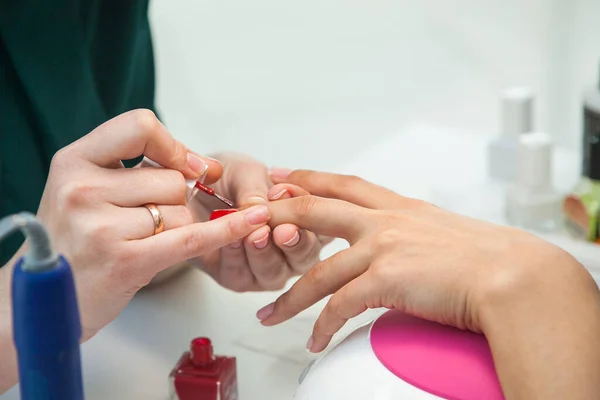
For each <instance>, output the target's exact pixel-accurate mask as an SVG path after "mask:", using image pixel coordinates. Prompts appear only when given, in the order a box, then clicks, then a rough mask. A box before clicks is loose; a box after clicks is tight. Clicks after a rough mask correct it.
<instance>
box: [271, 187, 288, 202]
mask: <svg viewBox="0 0 600 400" xmlns="http://www.w3.org/2000/svg"><path fill="white" fill-rule="evenodd" d="M287 192H288V191H287V189H283V190H282V191H280V192H278V193H277V194H274V195H273V196H271V198H270V199H269V200H277V199H279V198H281V196H283V195H284V194H286V193H287Z"/></svg>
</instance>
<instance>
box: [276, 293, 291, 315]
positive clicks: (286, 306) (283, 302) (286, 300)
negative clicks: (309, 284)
mask: <svg viewBox="0 0 600 400" xmlns="http://www.w3.org/2000/svg"><path fill="white" fill-rule="evenodd" d="M275 309H277V310H286V311H287V312H293V311H294V310H295V308H294V306H293V302H292V296H291V294H290V292H285V293H284V294H282V295H281V296H279V298H278V299H277V300H276V301H275Z"/></svg>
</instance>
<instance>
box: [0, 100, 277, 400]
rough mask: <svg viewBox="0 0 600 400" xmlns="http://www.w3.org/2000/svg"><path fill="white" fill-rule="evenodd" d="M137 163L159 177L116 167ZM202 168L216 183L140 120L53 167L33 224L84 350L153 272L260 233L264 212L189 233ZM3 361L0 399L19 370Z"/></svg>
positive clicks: (100, 135) (107, 128) (0, 326)
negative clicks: (69, 302) (145, 162)
mask: <svg viewBox="0 0 600 400" xmlns="http://www.w3.org/2000/svg"><path fill="white" fill-rule="evenodd" d="M142 154H144V155H145V156H146V157H148V158H150V159H151V160H154V161H156V162H158V163H159V164H161V165H163V166H164V167H165V168H164V169H156V168H131V169H126V168H124V167H123V165H122V164H121V161H120V160H126V159H132V158H135V157H137V156H140V155H142ZM207 163H208V164H209V171H210V173H209V176H208V181H209V182H214V181H215V180H216V179H217V178H219V175H220V173H221V167H220V165H219V164H218V163H216V162H214V161H211V160H209V159H202V158H200V157H198V156H196V155H194V154H192V153H190V152H189V151H188V149H187V148H186V147H185V146H184V145H183V144H181V143H180V142H178V141H177V140H175V139H173V137H172V136H171V135H170V134H169V132H168V131H167V130H166V129H165V127H164V126H163V125H162V124H161V123H160V122H159V121H158V119H157V118H156V117H155V116H154V114H153V113H152V112H150V111H147V110H137V111H132V112H128V113H126V114H123V115H120V116H118V117H116V118H114V119H112V120H110V121H108V122H106V123H105V124H103V125H101V126H99V127H98V128H96V129H95V130H94V131H92V132H91V133H90V134H88V135H87V136H85V137H83V138H82V139H80V140H78V141H77V142H75V143H73V144H71V145H69V146H67V147H65V148H63V149H62V150H60V151H59V152H58V153H57V154H56V156H55V157H54V158H53V160H52V164H51V168H50V173H49V178H48V181H47V184H46V188H45V191H44V194H43V197H42V200H41V204H40V207H39V210H38V214H37V216H38V218H39V219H40V220H41V221H42V222H43V223H44V224H45V226H46V228H47V229H48V231H49V233H50V235H51V239H52V242H53V245H54V248H55V250H56V251H57V252H60V253H62V254H64V255H65V256H66V258H67V259H68V260H69V262H70V263H71V266H72V268H73V271H74V276H75V281H76V285H77V294H78V301H79V308H80V313H81V322H82V328H83V339H84V340H85V339H88V338H90V337H91V336H92V335H94V334H95V333H96V332H97V331H98V330H99V329H100V328H102V327H103V326H105V325H106V324H107V323H108V322H110V321H111V320H112V319H114V318H115V317H116V316H117V315H118V314H119V312H120V311H121V310H122V309H123V307H125V305H126V304H127V303H128V302H129V301H130V300H131V298H132V296H133V295H134V294H135V293H136V292H137V291H138V290H139V289H140V288H142V287H143V286H144V285H146V284H147V283H148V282H150V280H151V279H152V278H153V277H154V275H155V274H157V273H158V272H159V271H161V270H163V269H165V268H167V267H169V266H171V265H173V264H176V263H179V262H182V261H185V260H187V259H190V258H194V257H198V256H201V255H203V254H206V253H208V252H211V251H215V250H216V249H218V248H220V247H222V246H226V245H228V244H230V243H232V242H234V241H236V240H240V239H242V238H244V237H246V236H247V235H249V234H250V233H252V232H254V231H256V230H257V229H259V228H260V227H262V226H264V225H265V224H266V222H267V221H268V219H269V211H268V209H267V207H266V206H264V205H263V206H257V207H253V208H248V209H246V210H245V211H243V212H239V213H236V214H232V215H229V216H227V217H224V218H221V219H219V220H215V221H211V222H206V223H197V224H193V223H192V222H193V221H192V216H191V213H190V212H189V210H188V209H187V207H186V185H185V178H197V177H198V176H199V175H200V174H201V173H202V172H204V170H205V169H206V164H207ZM145 205H148V207H149V208H147V207H146V206H145ZM151 211H154V213H151ZM154 217H157V218H159V219H162V222H161V221H160V220H159V219H157V220H155V219H154ZM13 263H14V260H13V261H12V262H11V264H10V265H7V267H5V268H2V269H0V283H1V286H0V290H1V293H0V295H1V297H0V308H1V309H0V316H1V318H2V320H0V347H1V348H2V350H5V349H6V348H5V347H6V343H7V336H8V335H9V334H10V327H9V325H10V311H9V310H10V309H9V304H10V300H9V299H10V297H9V283H10V276H11V271H10V270H11V266H12V264H13ZM7 310H8V311H7ZM8 340H9V342H10V339H8ZM2 344H4V346H3V345H2ZM11 351H12V346H11ZM0 353H2V354H3V362H2V368H0V370H1V371H0V390H1V389H2V388H4V389H6V385H7V382H10V379H11V378H7V376H8V375H11V376H12V377H13V378H12V379H16V374H10V373H9V372H7V371H8V370H11V368H12V371H16V367H15V366H14V365H12V366H11V365H10V362H6V360H9V359H11V357H10V356H9V354H8V351H0ZM13 361H14V360H13ZM12 383H13V384H14V382H12Z"/></svg>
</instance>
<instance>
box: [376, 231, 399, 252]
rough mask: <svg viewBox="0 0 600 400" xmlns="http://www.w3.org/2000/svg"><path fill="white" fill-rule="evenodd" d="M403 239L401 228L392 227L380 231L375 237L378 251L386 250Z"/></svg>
mask: <svg viewBox="0 0 600 400" xmlns="http://www.w3.org/2000/svg"><path fill="white" fill-rule="evenodd" d="M401 239H402V233H401V232H400V230H399V229H395V228H390V229H386V230H384V231H382V232H380V233H378V234H377V235H376V236H375V238H374V239H373V241H374V243H373V245H374V247H375V249H376V251H384V250H387V249H389V248H391V247H395V246H397V245H398V243H399V242H400V241H401Z"/></svg>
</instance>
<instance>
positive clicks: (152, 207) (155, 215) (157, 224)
mask: <svg viewBox="0 0 600 400" xmlns="http://www.w3.org/2000/svg"><path fill="white" fill-rule="evenodd" d="M144 207H146V209H147V210H148V211H150V214H151V215H152V220H153V221H154V233H153V235H156V234H158V233H161V232H162V231H164V230H165V221H164V220H163V216H162V213H161V212H160V210H159V209H158V207H157V206H156V204H153V203H148V204H144Z"/></svg>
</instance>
